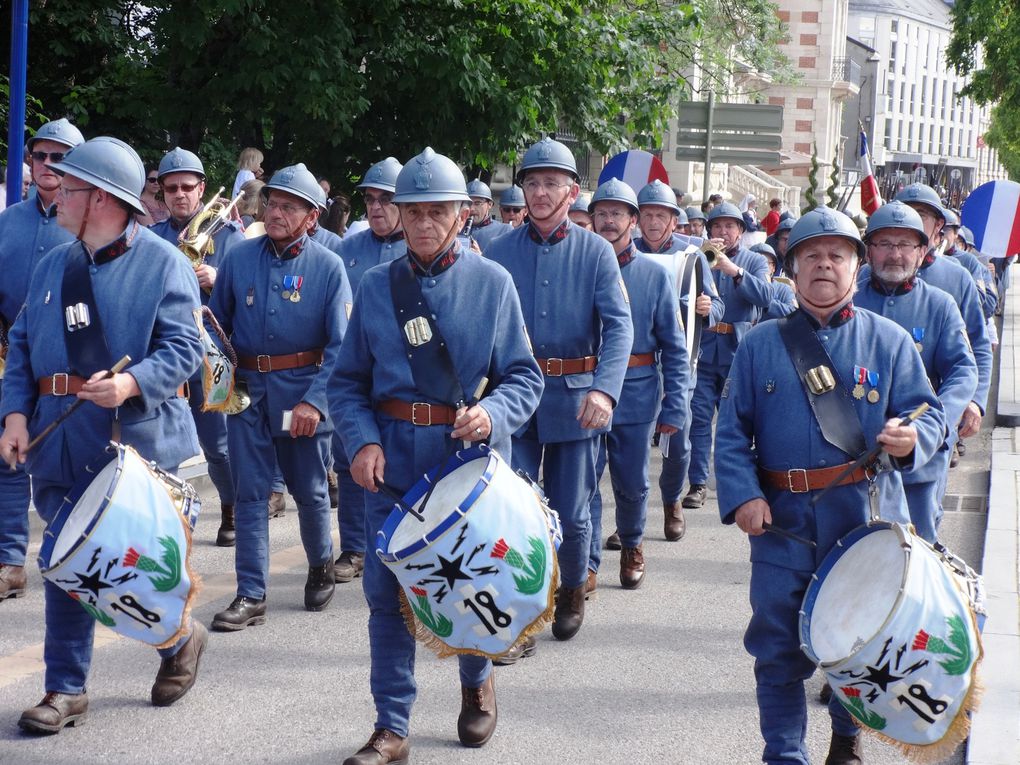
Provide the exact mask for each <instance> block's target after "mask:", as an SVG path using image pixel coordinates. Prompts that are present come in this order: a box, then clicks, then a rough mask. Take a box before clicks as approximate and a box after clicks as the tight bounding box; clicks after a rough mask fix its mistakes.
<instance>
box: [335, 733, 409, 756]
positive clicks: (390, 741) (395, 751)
mask: <svg viewBox="0 0 1020 765" xmlns="http://www.w3.org/2000/svg"><path fill="white" fill-rule="evenodd" d="M410 754H411V745H410V744H409V743H408V742H407V739H406V738H401V737H400V736H398V735H397V734H396V733H394V732H393V731H391V730H386V729H385V728H379V729H378V730H376V731H375V732H374V733H373V734H372V736H371V738H369V739H368V743H367V744H365V745H364V746H363V747H361V749H359V750H358V751H357V752H356V753H355V754H353V755H352V756H350V757H348V758H347V759H346V760H344V761H343V765H407V763H408V757H409V755H410Z"/></svg>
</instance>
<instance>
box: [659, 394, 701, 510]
mask: <svg viewBox="0 0 1020 765" xmlns="http://www.w3.org/2000/svg"><path fill="white" fill-rule="evenodd" d="M696 382H697V375H696V374H695V377H694V379H692V381H691V386H690V387H689V388H688V389H687V408H688V417H687V419H686V420H685V421H684V429H683V431H681V432H679V433H674V434H673V435H671V436H670V437H669V448H668V449H667V450H666V453H665V454H664V455H663V456H662V469H661V471H660V472H659V492H660V493H661V494H662V504H664V505H669V504H672V503H673V502H679V501H680V495H681V494H682V493H683V489H684V480H685V479H686V478H687V469H688V468H689V467H690V465H691V419H692V418H691V417H690V407H691V398H692V397H693V396H694V386H695V384H696ZM662 438H665V436H662Z"/></svg>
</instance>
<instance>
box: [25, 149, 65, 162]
mask: <svg viewBox="0 0 1020 765" xmlns="http://www.w3.org/2000/svg"><path fill="white" fill-rule="evenodd" d="M47 157H48V158H49V160H50V162H59V161H60V160H62V159H63V158H64V152H62V151H49V152H47V151H33V152H32V159H34V160H35V161H36V162H45V161H46V159H47Z"/></svg>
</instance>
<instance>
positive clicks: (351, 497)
mask: <svg viewBox="0 0 1020 765" xmlns="http://www.w3.org/2000/svg"><path fill="white" fill-rule="evenodd" d="M333 469H334V470H335V471H336V474H337V478H338V479H339V483H340V504H339V506H338V507H337V509H336V521H337V525H338V526H339V527H340V549H341V550H342V551H345V552H357V553H362V554H364V552H365V548H366V546H367V544H366V539H365V490H364V489H362V488H361V487H360V486H358V484H356V483H355V482H354V479H353V478H351V462H350V460H349V459H347V452H345V451H344V447H343V444H342V443H340V439H339V438H338V437H337V435H336V433H335V432H334V434H333Z"/></svg>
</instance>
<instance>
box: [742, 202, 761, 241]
mask: <svg viewBox="0 0 1020 765" xmlns="http://www.w3.org/2000/svg"><path fill="white" fill-rule="evenodd" d="M739 209H740V214H741V215H742V216H743V217H744V233H745V234H753V233H754V232H755V231H757V230H758V200H756V199H755V198H754V195H753V194H747V195H746V196H745V197H744V198H743V199H741V200H740V205H739Z"/></svg>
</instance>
